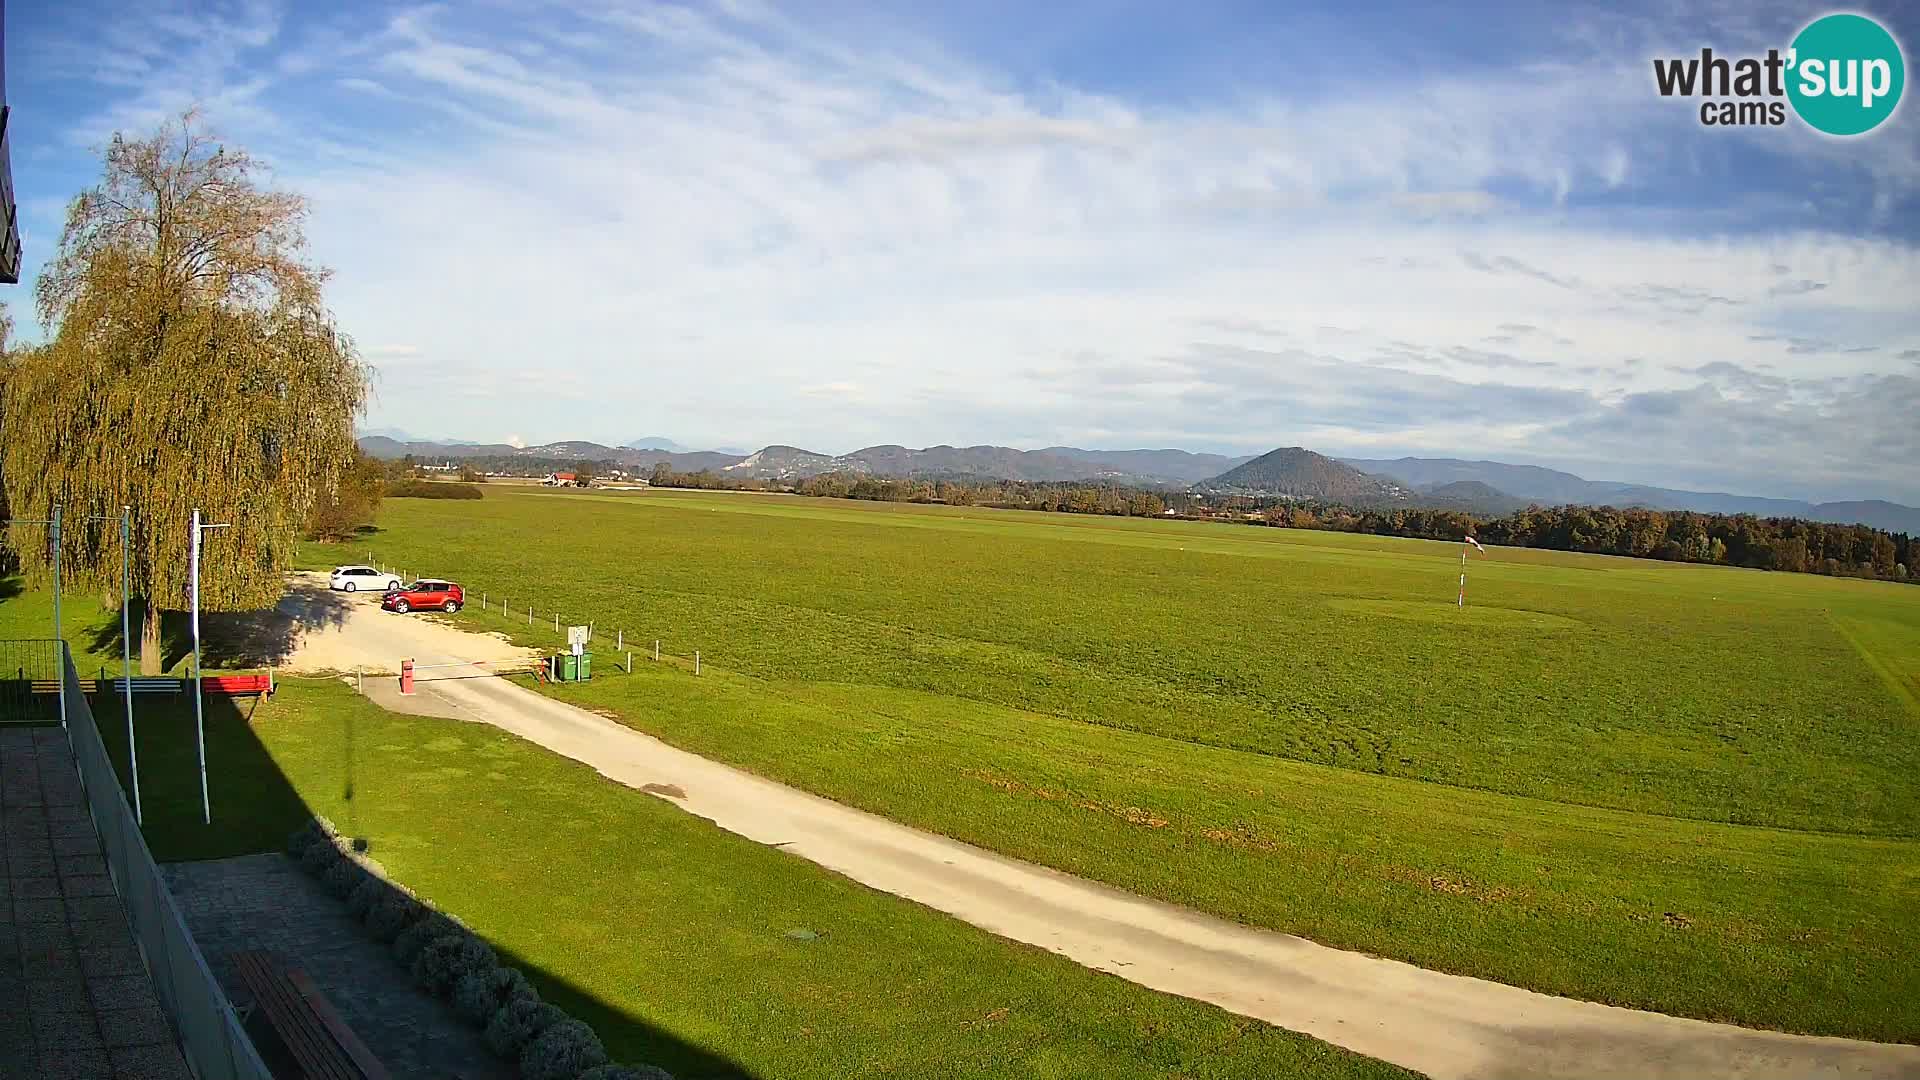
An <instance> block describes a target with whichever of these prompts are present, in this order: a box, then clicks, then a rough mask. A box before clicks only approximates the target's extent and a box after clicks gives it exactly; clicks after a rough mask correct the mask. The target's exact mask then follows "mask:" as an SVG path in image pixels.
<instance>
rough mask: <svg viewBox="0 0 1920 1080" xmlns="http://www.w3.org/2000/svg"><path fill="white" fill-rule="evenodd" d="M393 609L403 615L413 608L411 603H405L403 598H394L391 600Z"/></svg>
mask: <svg viewBox="0 0 1920 1080" xmlns="http://www.w3.org/2000/svg"><path fill="white" fill-rule="evenodd" d="M393 610H395V611H397V612H399V613H400V614H402V615H405V614H406V613H407V612H409V611H412V610H413V605H412V604H409V603H407V602H406V601H405V600H395V601H394V602H393Z"/></svg>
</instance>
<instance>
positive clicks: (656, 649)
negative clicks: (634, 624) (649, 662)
mask: <svg viewBox="0 0 1920 1080" xmlns="http://www.w3.org/2000/svg"><path fill="white" fill-rule="evenodd" d="M653 662H654V663H656V664H657V663H659V662H660V639H659V638H654V639H653Z"/></svg>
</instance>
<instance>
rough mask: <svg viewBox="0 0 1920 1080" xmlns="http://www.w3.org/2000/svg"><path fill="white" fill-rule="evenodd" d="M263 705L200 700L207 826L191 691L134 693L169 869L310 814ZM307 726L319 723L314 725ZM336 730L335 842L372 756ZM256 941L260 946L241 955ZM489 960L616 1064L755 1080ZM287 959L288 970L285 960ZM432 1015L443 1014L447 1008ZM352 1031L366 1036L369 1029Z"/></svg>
mask: <svg viewBox="0 0 1920 1080" xmlns="http://www.w3.org/2000/svg"><path fill="white" fill-rule="evenodd" d="M87 685H88V686H89V687H92V688H93V692H92V693H89V694H88V701H89V704H90V705H91V706H92V709H93V713H94V716H95V722H96V723H97V724H98V726H99V728H100V733H101V738H102V741H103V742H104V743H105V744H106V747H107V753H108V756H109V757H110V758H111V759H112V760H113V764H114V768H115V770H116V771H117V772H118V773H119V774H120V779H121V784H122V786H123V787H126V786H127V785H128V775H129V773H128V765H127V760H128V759H127V725H126V720H125V716H126V708H125V699H124V698H122V697H121V696H120V695H119V694H117V693H114V692H112V691H111V689H110V685H108V686H97V687H96V686H94V684H92V683H88V684H87ZM273 707H274V706H273V705H263V704H262V703H261V702H259V701H258V700H256V699H233V698H224V697H222V698H215V697H209V698H207V699H205V704H204V710H205V733H206V771H207V776H208V784H209V790H210V794H211V806H212V816H213V824H212V825H211V826H209V825H207V824H205V823H204V821H203V819H202V804H201V788H200V765H199V753H198V750H197V741H196V740H195V738H194V728H195V725H194V708H193V697H192V695H191V694H184V693H183V694H179V695H167V696H159V695H154V696H144V695H137V696H136V697H135V699H134V711H135V721H134V724H135V729H136V732H137V749H138V752H139V764H140V792H141V804H142V808H143V811H144V824H143V826H142V831H143V832H144V833H145V835H146V838H147V843H148V846H149V847H150V848H151V849H152V851H153V855H154V858H156V859H158V860H160V861H162V862H179V861H187V860H201V859H219V858H228V857H232V856H238V855H251V854H259V853H264V852H282V851H284V850H285V847H286V843H287V837H288V835H289V834H290V833H291V832H292V831H293V830H295V829H296V828H298V827H300V826H301V825H302V824H304V823H305V822H306V821H307V820H309V819H310V818H312V817H313V816H314V815H315V813H316V811H315V810H314V809H313V808H312V807H311V806H309V805H308V803H307V802H306V801H305V800H304V799H303V798H302V796H301V795H300V793H299V792H298V791H297V790H296V789H295V787H294V785H293V784H292V783H291V782H290V781H289V779H288V778H287V776H286V774H285V773H284V772H283V771H282V770H281V768H280V766H279V764H278V763H277V762H276V761H275V760H274V757H273V755H272V754H271V753H270V752H269V751H268V750H267V748H266V746H265V745H264V744H263V743H262V742H261V741H260V739H259V737H258V735H257V733H256V732H255V730H254V728H253V725H252V722H251V721H252V719H253V717H254V713H255V712H256V711H257V710H260V709H262V708H273ZM314 720H315V722H320V721H319V718H314ZM339 722H341V723H342V724H343V725H344V731H343V735H344V738H343V739H342V740H341V750H340V757H339V760H338V762H337V765H335V766H333V767H331V768H330V771H332V772H333V776H332V777H331V778H330V781H329V782H330V783H337V784H338V785H339V788H338V790H339V792H340V794H341V796H342V799H343V801H344V803H345V806H346V810H345V812H344V814H338V815H336V819H337V820H336V821H335V824H336V826H338V828H339V829H340V831H341V833H342V834H343V835H348V836H356V837H358V836H361V835H362V834H361V832H360V830H359V829H358V827H357V826H358V824H359V819H360V814H359V807H360V805H361V804H362V803H363V801H364V800H365V798H366V796H365V795H364V794H363V793H362V792H361V791H360V790H359V787H358V785H357V783H356V773H357V772H358V771H359V769H360V766H361V758H362V757H363V756H364V755H366V754H368V753H372V752H376V751H375V750H374V748H372V747H367V746H362V745H361V740H360V739H359V738H357V731H356V728H357V727H358V724H357V722H356V720H355V717H354V715H353V710H351V709H349V710H344V711H343V716H342V718H341V719H340V720H339ZM376 844H377V840H376ZM369 854H371V855H372V856H373V857H375V858H378V855H379V852H378V851H377V850H374V851H371V852H369ZM283 857H284V856H283ZM376 880H378V879H376ZM382 884H383V885H385V883H384V882H383V883H382ZM396 892H397V890H396ZM452 914H455V915H457V914H459V913H458V912H453V913H452ZM262 945H264V943H259V944H255V945H253V946H251V947H261V946H262ZM289 959H291V958H289ZM208 961H209V963H211V964H212V965H213V967H214V969H215V970H216V971H225V970H227V968H228V966H229V965H228V964H227V963H225V962H224V959H223V958H222V957H219V956H214V955H209V957H208ZM500 962H501V964H502V965H503V966H513V967H517V968H519V969H520V970H521V971H522V972H523V973H524V974H525V975H526V976H527V978H528V980H529V981H531V982H532V983H533V984H534V986H535V988H536V989H538V990H539V992H540V996H541V999H542V1000H544V1001H548V1002H551V1003H553V1004H555V1005H558V1006H559V1007H560V1008H562V1009H564V1010H565V1011H566V1012H567V1013H568V1014H569V1015H571V1016H574V1017H577V1018H578V1019H580V1020H583V1021H585V1022H586V1023H587V1024H588V1025H589V1026H591V1027H592V1028H593V1029H594V1031H595V1032H596V1033H598V1034H599V1035H600V1037H601V1039H602V1040H603V1041H604V1042H605V1043H606V1045H607V1050H608V1053H609V1054H610V1055H611V1056H612V1057H613V1058H614V1060H616V1061H626V1062H632V1063H647V1064H653V1065H658V1066H660V1067H662V1068H665V1069H667V1070H668V1071H670V1072H671V1073H672V1074H673V1075H674V1076H675V1077H677V1078H679V1080H755V1074H753V1073H751V1072H749V1071H748V1070H747V1069H746V1068H744V1067H743V1066H741V1065H739V1064H738V1063H736V1062H734V1061H732V1060H731V1059H728V1058H726V1057H724V1056H721V1055H718V1054H715V1053H713V1052H712V1051H710V1050H708V1049H706V1048H704V1047H701V1046H698V1045H695V1044H693V1043H689V1042H687V1041H685V1040H683V1039H681V1038H679V1037H678V1036H676V1035H674V1034H673V1033H672V1032H669V1031H666V1030H664V1029H662V1028H660V1027H658V1026H656V1025H654V1024H652V1023H649V1022H648V1021H647V1020H645V1019H644V1018H641V1017H638V1016H635V1015H634V1014H633V1013H632V1012H630V1011H628V1010H627V1009H625V1008H623V1007H622V1006H620V1005H619V1004H617V1003H614V1002H610V1001H607V1000H604V999H602V998H600V997H597V996H595V995H594V994H593V993H591V992H588V991H586V990H583V989H581V988H580V987H579V986H577V985H575V984H574V983H572V982H570V981H568V980H567V979H565V978H563V977H561V976H558V975H555V974H553V973H552V972H549V971H546V970H545V969H543V968H541V967H540V966H539V965H538V964H537V963H535V962H533V961H532V960H530V959H529V958H527V957H525V956H520V955H516V954H510V953H507V952H506V951H504V950H500ZM294 963H295V965H296V966H297V961H294ZM378 977H380V978H393V979H397V980H406V979H408V978H409V976H407V975H406V974H404V973H401V972H398V971H397V970H396V971H392V972H381V973H380V974H379V976H378ZM227 989H228V992H229V994H232V995H235V996H236V997H239V998H242V999H244V996H243V994H242V992H241V991H240V990H239V988H237V987H235V986H233V985H228V987H227ZM422 993H424V991H422ZM442 1008H446V1009H448V1015H449V1016H451V1015H452V1014H451V1009H450V1006H445V1005H443V1006H442ZM450 1022H451V1023H462V1022H461V1021H458V1020H452V1021H450ZM250 1030H251V1028H250ZM466 1030H467V1031H469V1032H470V1033H471V1037H472V1038H473V1039H474V1040H475V1041H476V1043H479V1042H480V1040H481V1033H480V1031H478V1030H475V1029H472V1028H470V1027H468V1028H466ZM253 1034H254V1036H255V1038H256V1039H257V1040H259V1041H262V1042H266V1043H271V1042H272V1038H271V1035H270V1033H267V1032H253ZM359 1034H361V1035H362V1037H363V1038H369V1037H370V1033H366V1032H361V1033H359ZM369 1045H370V1047H371V1048H372V1050H373V1051H374V1053H375V1054H376V1056H377V1055H378V1054H379V1053H380V1049H381V1048H380V1046H379V1045H377V1044H376V1043H373V1042H369ZM262 1052H263V1053H266V1054H272V1053H275V1052H277V1048H274V1047H271V1046H263V1047H262Z"/></svg>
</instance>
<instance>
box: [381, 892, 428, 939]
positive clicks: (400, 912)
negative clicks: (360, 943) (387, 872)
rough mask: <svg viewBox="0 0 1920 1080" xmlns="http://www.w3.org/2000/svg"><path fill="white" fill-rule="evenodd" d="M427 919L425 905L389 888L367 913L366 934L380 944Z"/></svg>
mask: <svg viewBox="0 0 1920 1080" xmlns="http://www.w3.org/2000/svg"><path fill="white" fill-rule="evenodd" d="M426 917H427V908H426V905H425V904H422V903H421V902H420V901H418V900H415V899H414V898H413V897H411V896H408V895H407V894H405V893H403V892H400V891H398V890H396V889H393V888H391V887H389V888H388V889H387V891H386V895H385V896H382V897H381V898H380V899H379V900H378V901H377V902H375V903H374V905H373V908H372V909H371V910H369V911H368V912H367V933H369V934H371V935H372V936H373V940H375V941H378V942H380V943H382V944H385V943H387V942H390V941H392V940H393V939H395V938H397V937H399V936H400V932H401V931H402V930H405V929H406V928H407V927H409V926H412V925H413V924H414V923H417V922H419V921H420V920H422V919H424V918H426Z"/></svg>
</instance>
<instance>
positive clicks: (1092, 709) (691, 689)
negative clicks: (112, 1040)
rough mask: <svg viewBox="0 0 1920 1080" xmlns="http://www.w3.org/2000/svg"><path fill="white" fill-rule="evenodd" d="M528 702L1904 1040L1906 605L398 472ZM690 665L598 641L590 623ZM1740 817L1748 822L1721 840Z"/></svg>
mask: <svg viewBox="0 0 1920 1080" xmlns="http://www.w3.org/2000/svg"><path fill="white" fill-rule="evenodd" d="M380 525H381V530H382V531H381V532H380V533H379V534H378V535H377V536H375V537H373V538H371V540H370V541H368V542H362V543H359V544H356V545H354V546H353V548H352V549H350V550H347V549H338V548H329V547H325V546H320V545H315V546H313V547H311V548H309V549H308V551H307V552H306V557H307V558H308V559H310V560H311V561H312V562H313V564H314V565H318V564H319V563H322V562H326V563H331V562H337V561H359V560H361V559H364V558H365V557H366V548H367V547H368V546H369V545H370V546H372V547H373V548H374V549H375V551H376V554H377V557H378V559H379V560H380V561H381V562H383V563H388V564H395V563H397V564H400V565H403V566H405V567H407V568H408V570H409V572H412V573H439V574H446V575H448V576H451V577H454V578H456V579H458V580H461V581H462V582H463V583H465V584H466V586H467V588H468V590H469V602H470V604H471V603H472V602H473V601H474V600H477V599H478V597H479V594H480V593H482V592H486V593H487V594H488V596H489V599H490V600H491V601H492V602H495V603H497V602H498V600H499V599H500V598H501V597H502V596H503V595H506V596H508V597H510V598H511V599H512V601H513V603H514V605H515V607H516V609H518V610H524V607H523V605H524V604H525V603H526V602H527V601H528V600H529V599H531V600H532V601H533V603H534V604H535V607H536V611H537V613H538V615H539V617H540V621H541V623H542V624H544V626H545V627H546V628H547V629H545V630H541V629H540V628H539V626H536V627H535V628H534V629H533V630H532V631H529V630H528V629H527V628H526V626H525V624H524V622H508V621H503V620H500V619H499V617H498V616H497V615H496V614H492V613H485V612H481V611H480V610H478V609H477V608H475V607H471V606H470V608H469V610H468V611H467V612H465V613H463V614H462V615H460V616H459V619H460V620H461V621H463V622H465V623H468V624H470V625H472V626H474V627H476V628H488V629H502V630H507V631H509V632H511V633H513V634H515V635H516V636H519V637H522V638H523V639H525V640H527V641H529V642H533V643H539V644H544V645H552V644H554V642H555V640H556V639H555V638H554V636H553V634H552V633H551V626H552V624H551V622H550V621H549V620H550V613H551V611H552V610H553V609H554V607H555V606H558V608H559V610H560V612H561V614H562V616H563V621H565V622H586V621H588V620H589V619H592V620H594V621H595V622H596V623H597V625H598V627H599V630H600V636H599V639H598V640H597V641H596V648H597V649H598V650H599V660H600V667H599V670H600V671H601V672H602V673H603V675H602V677H601V678H598V679H596V680H595V681H594V682H593V683H592V684H590V685H587V686H582V687H569V688H563V689H559V690H555V691H553V692H555V693H557V694H560V695H562V696H566V697H569V698H572V699H574V700H578V701H579V702H580V703H581V704H584V705H589V706H591V707H595V708H602V709H609V710H612V711H614V712H616V713H617V714H619V715H620V716H622V717H623V718H624V719H625V721H626V722H628V723H630V724H632V725H633V726H635V727H637V728H640V729H642V730H645V731H648V732H651V733H654V734H657V735H659V736H661V737H663V738H665V739H667V740H669V741H671V742H674V743H676V744H678V745H681V746H684V747H687V748H689V749H692V750H695V751H698V752H701V753H705V754H708V755H710V756H713V757H715V758H718V759H720V760H724V761H728V762H730V763H733V764H737V765H740V766H743V767H746V768H749V769H753V770H755V771H757V772H760V773H763V774H765V775H769V776H772V777H775V778H778V779H781V780H784V781H787V782H790V783H794V784H796V785H798V786H801V787H805V788H807V789H809V790H813V791H817V792H819V793H821V794H824V795H827V796H829V797H832V798H835V799H839V800H841V801H843V802H847V803H850V804H852V805H856V806H860V807H862V808H865V809H869V810H873V811H875V812H877V813H881V814H885V815H887V816H889V817H893V818H895V819H897V820H901V821H905V822H908V823H911V824H914V825H918V826H921V827H924V828H928V829H932V830H935V831H938V832H942V833H945V834H948V835H952V836H956V837H959V838H961V839H965V840H968V841H971V842H974V843H978V844H981V845H983V846H986V847H990V848H993V849H995V850H999V851H1003V852H1006V853H1008V854H1012V855H1016V856H1019V857H1023V858H1029V859H1033V860H1036V861H1039V862H1043V863H1046V864H1048V865H1052V866H1056V867H1059V868H1062V869H1065V870H1069V871H1072V872H1075V873H1080V874H1084V875H1086V876H1089V877H1093V878H1096V879H1099V880H1103V881H1107V882H1109V883H1111V884H1114V885H1117V886H1120V887H1123V888H1127V889H1132V890H1135V891H1139V892H1142V893H1146V894H1149V895H1153V896H1157V897H1161V898H1164V899H1168V900H1173V901H1176V902H1179V903H1184V904H1190V905H1192V906H1194V907H1197V908H1200V909H1202V910H1207V911H1212V912H1215V913H1218V914H1221V915H1225V916H1228V917H1231V918H1235V919H1239V920H1242V921H1245V922H1247V923H1250V924H1253V925H1259V926H1266V927H1272V928H1276V929H1282V930H1287V931H1292V932H1297V933H1302V934H1305V935H1307V936H1310V937H1313V938H1315V939H1316V940H1319V941H1323V942H1325V943H1327V944H1331V945H1337V946H1341V947H1347V948H1355V949H1361V950H1365V951H1369V952H1373V953H1378V954H1381V955H1387V956H1392V957H1396V958H1399V959H1405V960H1409V961H1412V962H1416V963H1421V964H1424V965H1428V966H1432V967H1437V968H1442V969H1445V970H1451V971H1457V972H1462V973H1466V974H1473V975H1480V976H1485V977H1489V978H1495V979H1499V980H1501V981H1504V982H1510V983H1515V984H1518V985H1523V986H1529V987H1533V988H1537V989H1542V990H1547V991H1552V992H1558V993H1566V994H1571V995H1574V996H1579V997H1585V998H1591V999H1596V1000H1602V1001H1608V1002H1614V1003H1618V1004H1625V1005H1633V1006H1638V1007H1646V1008H1655V1009H1660V1010H1663V1011H1668V1012H1674V1013H1680V1014H1684V1015H1691V1016H1699V1017H1704V1018H1710V1019H1723V1020H1731V1021H1735V1022H1740V1023H1746V1024H1753V1025H1760V1026H1769V1027H1779V1028H1786V1029H1791V1030H1799V1031H1812V1032H1821V1033H1830V1034H1845V1035H1854V1036H1861V1037H1869V1038H1881V1039H1897V1040H1905V1041H1920V1010H1916V1009H1915V1008H1914V1005H1913V1003H1914V1002H1916V1001H1920V976H1917V975H1916V974H1915V968H1914V965H1913V964H1912V963H1911V961H1910V957H1911V956H1912V955H1913V954H1914V953H1915V952H1916V951H1917V950H1920V931H1916V926H1920V843H1916V842H1915V837H1916V835H1920V779H1916V778H1917V777H1920V738H1916V731H1920V703H1916V701H1915V693H1916V691H1920V589H1913V588H1910V587H1900V586H1892V585H1886V584H1874V583H1867V582H1857V581H1845V580H1829V579H1822V578H1816V577H1809V576H1803V575H1786V574H1762V573H1758V572H1750V571H1739V570H1729V569H1721V568H1702V567H1686V566H1671V565H1664V564H1656V563H1647V562H1636V561H1629V560H1621V559H1611V558H1602V557H1593V556H1580V555H1567V554H1561V553H1553V552H1538V551H1508V550H1498V551H1495V552H1494V553H1493V555H1492V556H1491V557H1489V558H1486V559H1477V558H1476V561H1475V563H1474V564H1473V566H1472V575H1473V576H1472V578H1471V581H1470V595H1472V596H1473V597H1474V598H1475V600H1476V603H1475V604H1474V606H1472V607H1469V608H1468V609H1467V611H1466V612H1464V613H1462V612H1460V611H1457V610H1456V609H1454V608H1453V607H1452V597H1453V587H1454V575H1455V574H1456V573H1457V566H1458V557H1459V556H1458V548H1457V547H1456V546H1453V545H1441V544H1431V543H1424V542H1418V541H1399V540H1392V539H1384V538H1377V537H1364V536H1347V535H1339V534H1329V533H1317V532H1293V531H1287V530H1271V529H1253V528H1236V527H1231V526H1221V525H1199V524H1188V523H1178V522H1153V521H1145V522H1143V521H1125V520H1113V519H1094V518H1073V517H1066V516H1059V515H1037V514H1021V513H1004V512H993V511H982V510H977V509H966V510H961V509H955V508H925V507H907V506H892V505H885V504H859V503H837V502H828V501H818V500H800V499H786V498H776V497H754V496H727V495H700V494H685V493H662V492H651V493H647V494H645V495H643V496H638V497H633V496H627V497H618V496H615V497H609V496H594V495H555V494H545V493H541V494H518V493H503V492H497V491H491V490H490V491H489V492H488V497H487V498H486V499H484V500H482V501H480V502H467V503H461V504H458V505H454V504H440V503H425V502H419V501H414V500H393V501H391V502H389V503H388V504H387V505H386V506H385V507H384V508H383V510H382V515H381V520H380ZM615 628H624V629H625V630H626V631H627V633H628V636H629V637H630V638H631V639H638V640H639V641H641V642H644V643H648V644H650V643H651V641H652V639H653V638H655V637H659V638H661V639H663V645H664V648H666V650H667V651H668V652H670V653H674V654H678V655H680V656H688V655H690V654H691V653H692V651H693V650H694V649H696V648H697V649H699V650H700V651H701V652H702V654H703V659H704V662H705V664H706V665H707V668H706V671H707V673H706V674H705V675H703V676H702V677H701V678H699V679H698V680H696V679H694V678H693V677H692V676H691V675H690V674H689V673H688V672H687V671H686V670H685V668H684V666H676V665H663V666H662V668H650V667H648V666H647V665H645V664H644V662H643V663H642V664H641V665H640V670H637V671H636V674H635V675H634V676H633V677H631V678H627V677H624V676H618V677H616V675H615V674H614V673H613V672H612V671H611V668H612V667H613V665H612V664H610V663H608V661H609V660H611V659H612V657H611V656H610V655H609V653H610V646H611V640H610V639H611V631H612V630H613V629H615ZM1734 823H1739V824H1734Z"/></svg>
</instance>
